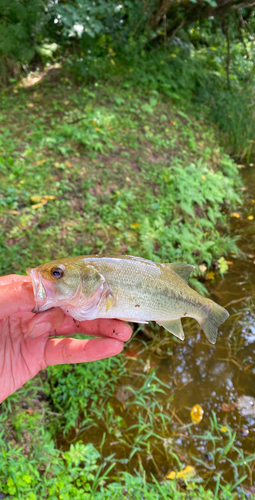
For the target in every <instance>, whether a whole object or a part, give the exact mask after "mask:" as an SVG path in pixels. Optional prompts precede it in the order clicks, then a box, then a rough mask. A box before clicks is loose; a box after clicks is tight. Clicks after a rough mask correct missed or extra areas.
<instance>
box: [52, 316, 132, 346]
mask: <svg viewBox="0 0 255 500" xmlns="http://www.w3.org/2000/svg"><path fill="white" fill-rule="evenodd" d="M55 333H56V334H57V335H70V334H74V333H83V334H85V335H95V336H102V337H111V338H116V339H118V340H122V341H127V340H129V339H130V337H131V335H132V328H131V326H130V325H128V324H127V323H124V321H121V320H120V319H93V320H91V321H89V320H87V321H81V322H80V321H76V320H75V319H73V318H71V316H66V318H65V321H64V323H63V324H62V325H61V327H60V328H57V330H56V332H55Z"/></svg>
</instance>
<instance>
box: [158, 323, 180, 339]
mask: <svg viewBox="0 0 255 500" xmlns="http://www.w3.org/2000/svg"><path fill="white" fill-rule="evenodd" d="M157 323H158V325H160V326H163V328H165V329H166V330H167V331H168V332H170V333H172V334H173V335H175V336H176V337H178V339H181V340H184V331H183V328H182V322H181V320H180V319H175V320H174V321H157Z"/></svg>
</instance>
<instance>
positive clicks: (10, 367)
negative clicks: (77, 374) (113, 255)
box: [0, 274, 132, 403]
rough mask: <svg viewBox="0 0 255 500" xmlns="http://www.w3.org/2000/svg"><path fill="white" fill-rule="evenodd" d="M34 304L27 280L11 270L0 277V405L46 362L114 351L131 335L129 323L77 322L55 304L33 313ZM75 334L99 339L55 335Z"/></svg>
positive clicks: (92, 357)
mask: <svg viewBox="0 0 255 500" xmlns="http://www.w3.org/2000/svg"><path fill="white" fill-rule="evenodd" d="M34 306H35V301H34V294H33V288H32V285H31V280H30V278H28V277H27V276H19V275H15V274H13V275H10V276H4V277H1V278H0V403H1V402H2V401H3V400H4V399H5V398H7V396H9V395H10V394H12V393H13V392H15V391H16V390H17V389H18V388H19V387H21V386H22V385H23V384H25V382H27V381H28V380H29V379H31V378H33V377H34V376H35V375H36V374H37V373H38V372H39V371H40V370H43V369H44V368H46V366H48V365H58V364H63V363H83V362H87V361H96V360H98V359H102V358H108V357H110V356H115V355H116V354H119V353H120V352H121V351H122V349H123V345H124V344H123V342H124V341H126V340H128V339H129V338H130V336H131V334H132V330H131V327H130V326H129V325H127V324H126V323H124V322H123V321H120V320H117V319H96V320H92V321H82V322H78V321H75V320H74V319H73V318H71V317H70V316H66V315H65V313H64V312H63V311H62V309H60V308H55V309H50V310H48V311H44V312H41V313H38V314H34V313H32V312H31V311H32V309H33V308H34ZM75 333H83V334H86V335H95V336H97V337H102V338H97V339H91V340H79V339H74V338H70V337H68V338H64V339H60V338H57V337H58V335H70V334H75ZM52 335H55V336H56V338H53V339H52V338H50V337H51V336H52Z"/></svg>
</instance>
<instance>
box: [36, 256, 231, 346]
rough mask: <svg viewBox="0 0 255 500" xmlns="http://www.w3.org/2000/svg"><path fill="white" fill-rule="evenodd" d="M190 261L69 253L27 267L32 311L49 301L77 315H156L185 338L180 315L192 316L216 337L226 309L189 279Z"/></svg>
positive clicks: (141, 318)
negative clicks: (205, 296)
mask: <svg viewBox="0 0 255 500" xmlns="http://www.w3.org/2000/svg"><path fill="white" fill-rule="evenodd" d="M193 269H194V266H191V265H189V264H181V263H178V262H177V263H173V264H159V263H155V262H152V261H150V260H146V259H142V258H139V257H132V256H129V255H127V256H123V257H122V256H121V257H100V256H97V255H94V256H93V255H89V256H81V257H67V258H64V259H59V260H54V261H51V262H46V263H45V264H42V265H40V266H38V267H36V268H34V269H30V268H28V269H27V273H28V275H29V276H30V278H31V280H32V284H33V289H34V296H35V301H36V306H35V312H39V311H45V310H46V309H49V308H51V307H61V309H63V311H64V312H65V313H66V314H68V315H69V316H72V317H73V318H74V319H76V320H78V321H83V320H92V319H95V318H116V319H121V320H124V321H131V322H135V323H147V322H148V321H156V323H158V325H161V326H163V327H164V328H165V329H166V330H168V331H169V332H171V333H172V334H173V335H175V336H177V337H179V338H180V339H181V340H184V333H183V328H182V323H181V318H183V317H190V318H194V319H195V320H196V321H198V323H199V324H200V326H201V328H202V329H203V331H204V333H205V335H206V337H207V338H208V340H209V341H210V342H211V343H212V344H214V343H215V342H216V338H217V333H218V327H219V325H221V324H222V323H223V322H224V321H225V320H226V319H227V317H228V316H229V314H228V312H227V311H226V310H225V309H224V308H223V307H221V306H219V305H218V304H216V303H215V302H213V301H212V300H210V299H206V298H204V297H202V296H201V295H200V294H199V293H197V292H196V291H195V290H193V289H192V288H190V287H189V286H188V285H187V281H188V278H189V276H190V273H191V271H192V270H193Z"/></svg>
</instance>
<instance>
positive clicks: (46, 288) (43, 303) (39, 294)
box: [26, 267, 53, 312]
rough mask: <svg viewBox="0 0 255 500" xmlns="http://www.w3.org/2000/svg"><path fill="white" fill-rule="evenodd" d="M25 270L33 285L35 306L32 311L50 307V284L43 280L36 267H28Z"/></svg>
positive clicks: (51, 290) (51, 291)
mask: <svg viewBox="0 0 255 500" xmlns="http://www.w3.org/2000/svg"><path fill="white" fill-rule="evenodd" d="M26 271H27V274H28V276H29V277H30V278H31V281H32V286H33V292H34V299H35V307H34V310H33V312H39V311H45V310H46V309H50V308H51V307H52V306H53V304H52V299H53V289H52V284H51V283H50V282H48V281H47V280H44V279H43V278H42V277H41V275H40V274H39V273H38V271H37V270H36V269H33V268H30V267H28V268H27V270H26Z"/></svg>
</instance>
